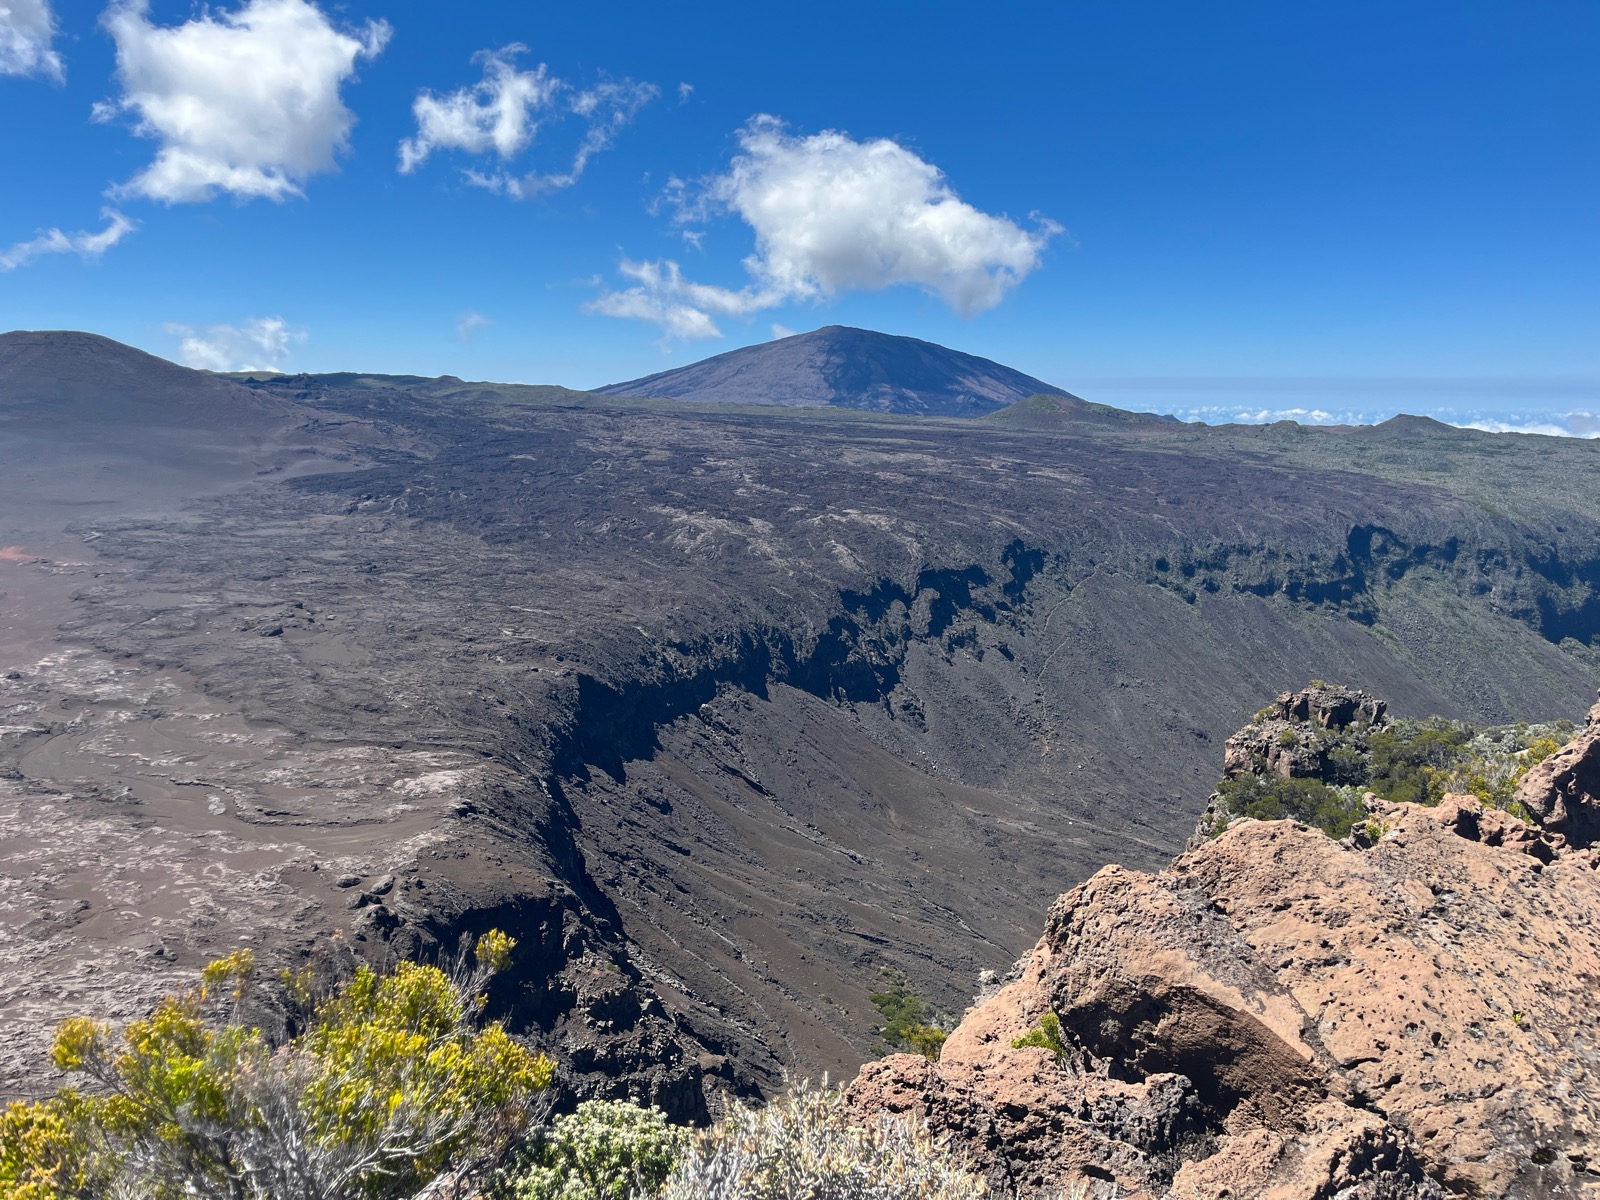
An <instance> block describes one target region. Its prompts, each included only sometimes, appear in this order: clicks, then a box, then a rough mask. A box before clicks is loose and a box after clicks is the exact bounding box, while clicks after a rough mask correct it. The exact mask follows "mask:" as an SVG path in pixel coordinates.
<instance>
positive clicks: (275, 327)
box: [166, 317, 306, 371]
mask: <svg viewBox="0 0 1600 1200" xmlns="http://www.w3.org/2000/svg"><path fill="white" fill-rule="evenodd" d="M166 330H167V332H168V333H170V334H172V335H173V336H174V337H177V338H179V339H181V340H180V341H179V343H178V354H179V357H180V358H181V359H182V360H183V363H184V365H185V366H189V367H199V368H201V369H202V370H206V371H278V370H281V369H282V368H283V364H284V361H285V360H286V359H287V358H288V357H289V351H290V350H292V349H293V348H294V347H295V346H297V345H299V344H300V343H301V342H304V341H305V340H306V331H305V330H303V329H296V328H294V327H292V326H291V325H290V324H289V322H287V321H285V320H284V319H283V318H282V317H251V318H250V319H249V320H247V321H245V322H244V323H243V324H241V325H201V326H196V325H177V324H168V325H167V326H166Z"/></svg>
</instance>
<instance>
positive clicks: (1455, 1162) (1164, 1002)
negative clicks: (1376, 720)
mask: <svg viewBox="0 0 1600 1200" xmlns="http://www.w3.org/2000/svg"><path fill="white" fill-rule="evenodd" d="M1597 720H1600V706H1597V708H1596V712H1595V713H1594V714H1591V720H1590V725H1589V728H1588V730H1587V731H1586V732H1585V733H1584V734H1583V735H1581V736H1580V737H1579V738H1578V739H1577V740H1575V741H1574V743H1573V744H1572V745H1571V746H1569V747H1568V748H1567V750H1566V751H1563V752H1562V754H1561V755H1560V756H1559V758H1558V759H1551V760H1549V761H1550V763H1551V766H1550V767H1549V768H1548V769H1546V770H1544V771H1542V772H1540V774H1539V775H1538V776H1530V777H1529V779H1528V780H1527V781H1525V783H1524V788H1523V792H1522V795H1523V796H1525V797H1526V801H1525V802H1526V803H1527V804H1528V806H1529V808H1530V809H1536V810H1537V811H1540V812H1544V813H1552V812H1556V811H1558V809H1561V806H1562V805H1565V806H1566V807H1565V809H1564V810H1562V811H1564V812H1565V814H1566V815H1565V816H1564V817H1562V818H1561V819H1560V820H1559V821H1556V820H1552V821H1550V822H1549V826H1554V825H1556V824H1558V823H1559V824H1564V826H1565V827H1566V828H1568V829H1574V830H1582V829H1586V828H1588V825H1587V824H1586V822H1587V821H1589V820H1590V819H1592V817H1593V814H1594V812H1595V808H1594V800H1593V796H1594V794H1593V792H1592V791H1589V792H1584V791H1583V790H1582V789H1583V788H1584V787H1585V786H1588V785H1587V784H1585V783H1583V782H1578V783H1576V784H1575V783H1574V781H1583V780H1590V781H1592V779H1593V772H1594V771H1595V769H1596V767H1597V765H1600V749H1597V740H1600V739H1597V736H1596V722H1597ZM1558 797H1559V799H1558ZM1370 804H1371V807H1372V809H1373V817H1372V822H1371V823H1370V824H1369V826H1368V827H1367V830H1366V831H1365V832H1364V833H1363V835H1362V836H1359V837H1356V838H1352V839H1347V840H1346V841H1345V842H1343V843H1338V842H1334V841H1332V840H1330V839H1329V838H1327V837H1326V836H1324V835H1323V834H1322V833H1320V832H1318V831H1316V830H1313V829H1309V828H1307V827H1305V826H1303V825H1298V824H1295V823H1293V822H1288V821H1267V822H1264V821H1250V820H1244V821H1238V822H1235V823H1234V824H1233V825H1232V826H1231V827H1230V828H1228V829H1227V830H1226V831H1225V832H1224V833H1222V834H1221V835H1220V836H1219V837H1217V838H1215V839H1213V840H1210V841H1207V842H1205V843H1204V844H1202V845H1200V846H1198V847H1197V848H1195V849H1192V850H1190V851H1188V852H1186V853H1184V854H1183V855H1181V856H1179V857H1178V858H1177V859H1175V860H1174V861H1173V863H1172V865H1171V866H1170V867H1169V868H1168V869H1167V870H1165V871H1161V872H1157V873H1154V874H1146V873H1141V872H1136V871H1129V870H1126V869H1124V868H1121V867H1108V868H1106V869H1104V870H1102V871H1101V872H1099V873H1098V874H1097V875H1095V876H1094V877H1093V878H1092V879H1090V880H1089V881H1088V882H1087V883H1085V884H1083V885H1082V886H1080V887H1078V888H1076V889H1074V890H1073V891H1071V892H1068V893H1067V894H1066V895H1064V896H1062V897H1061V898H1060V900H1058V901H1057V902H1056V905H1055V907H1054V908H1053V909H1052V910H1051V913H1050V917H1049V922H1048V925H1047V927H1046V930H1045V934H1044V937H1043V938H1042V939H1041V940H1040V941H1039V943H1038V945H1037V946H1036V947H1035V948H1034V950H1033V951H1032V953H1031V954H1029V955H1028V956H1027V957H1026V958H1024V959H1023V960H1022V962H1021V963H1020V964H1019V965H1018V967H1017V969H1016V971H1015V973H1014V974H1013V976H1012V978H1011V979H1010V980H1009V981H1008V982H1007V983H1006V984H1005V985H1004V986H1003V987H1002V988H1001V989H1000V990H999V991H998V992H997V993H995V994H994V995H992V996H989V997H988V998H986V999H985V1000H983V1001H982V1002H981V1003H980V1004H978V1005H977V1006H976V1007H975V1008H973V1009H972V1010H970V1011H969V1012H968V1014H967V1016H966V1018H965V1019H964V1020H963V1021H962V1023H961V1025H960V1026H959V1027H958V1028H957V1029H956V1031H955V1032H954V1033H952V1034H951V1035H950V1038H949V1040H948V1041H947V1042H946V1044H945V1048H944V1053H943V1056H942V1057H941V1059H940V1060H939V1061H938V1062H937V1063H929V1062H927V1061H925V1060H923V1059H921V1058H918V1057H913V1056H908V1055H897V1056H893V1057H891V1058H888V1059H885V1060H883V1061H882V1062H878V1063H873V1064H869V1065H868V1066H867V1067H865V1068H863V1070H862V1072H861V1074H860V1076H859V1077H858V1078H857V1080H856V1082H855V1083H854V1085H853V1086H852V1089H851V1094H852V1096H853V1097H854V1099H855V1101H856V1103H858V1104H859V1105H860V1106H861V1107H863V1108H864V1109H870V1110H887V1111H891V1112H915V1113H918V1114H921V1115H924V1116H926V1117H927V1118H928V1119H929V1120H930V1121H931V1122H932V1123H933V1124H934V1126H935V1127H936V1128H938V1129H941V1130H945V1131H948V1133H949V1134H950V1136H951V1138H952V1139H953V1141H954V1142H955V1143H956V1144H957V1145H958V1146H959V1147H960V1148H961V1149H963V1150H965V1151H966V1152H968V1153H970V1154H972V1155H973V1156H974V1157H975V1158H976V1159H977V1160H978V1162H979V1163H980V1164H981V1165H982V1166H983V1168H984V1169H985V1170H986V1172H987V1173H988V1175H989V1177H990V1179H991V1180H992V1181H993V1182H994V1183H995V1184H996V1185H997V1186H1000V1187H1004V1188H1015V1189H1019V1190H1020V1191H1021V1192H1022V1194H1024V1195H1029V1194H1041V1193H1043V1192H1045V1191H1048V1190H1049V1189H1051V1188H1055V1187H1060V1186H1064V1185H1068V1184H1074V1183H1077V1182H1081V1181H1089V1182H1091V1183H1096V1186H1097V1187H1099V1188H1100V1191H1099V1192H1097V1193H1096V1194H1106V1195H1110V1194H1113V1192H1112V1189H1113V1188H1115V1189H1119V1190H1118V1191H1117V1192H1116V1193H1115V1194H1119V1195H1121V1196H1123V1197H1162V1196H1173V1197H1184V1198H1187V1197H1190V1196H1193V1195H1202V1196H1235V1197H1258V1196H1260V1197H1273V1198H1275V1200H1312V1198H1315V1200H1331V1198H1332V1197H1336V1196H1337V1197H1342V1198H1346V1200H1354V1198H1358V1197H1360V1198H1372V1200H1378V1198H1400V1197H1435V1196H1441V1195H1453V1196H1474V1197H1537V1196H1549V1197H1578V1196H1588V1195H1592V1194H1593V1189H1595V1188H1596V1187H1597V1186H1600V1130H1597V1121H1600V1088H1597V1085H1600V1040H1597V1028H1600V1015H1597V1013H1596V1010H1595V1006H1594V999H1593V998H1594V989H1595V985H1596V983H1597V981H1600V928H1597V927H1596V925H1595V922H1594V914H1595V912H1596V911H1597V905H1600V870H1597V867H1600V854H1597V853H1596V851H1595V850H1593V849H1590V848H1586V847H1576V846H1574V845H1572V844H1571V843H1569V842H1568V841H1567V839H1566V838H1565V837H1563V836H1562V834H1561V833H1559V832H1555V831H1554V830H1553V829H1552V828H1551V827H1549V826H1547V827H1546V828H1540V827H1539V826H1537V825H1532V824H1528V823H1525V822H1523V821H1520V820H1518V819H1517V818H1515V817H1513V816H1511V815H1509V814H1508V813H1505V812H1501V811H1499V810H1496V809H1486V808H1484V807H1483V806H1482V805H1481V804H1480V803H1479V802H1478V801H1477V800H1476V799H1475V798H1474V797H1471V796H1465V795H1452V796H1449V797H1447V798H1446V800H1445V802H1444V803H1442V804H1440V805H1438V806H1437V807H1433V808H1426V807H1421V806H1418V805H1411V804H1402V805H1388V804H1384V803H1383V802H1382V801H1378V800H1376V799H1374V800H1372V801H1371V802H1370ZM1051 1014H1053V1017H1054V1020H1056V1021H1059V1035H1058V1037H1057V1038H1056V1039H1054V1044H1053V1045H1049V1044H1046V1045H1021V1046H1019V1045H1017V1043H1018V1042H1019V1041H1021V1040H1023V1039H1025V1038H1027V1035H1028V1034H1029V1031H1030V1030H1040V1029H1041V1027H1042V1026H1043V1025H1047V1024H1049V1023H1050V1017H1051ZM1028 1040H1031V1041H1035V1042H1049V1041H1050V1040H1051V1039H1046V1038H1042V1037H1039V1036H1038V1035H1035V1036H1034V1037H1033V1038H1031V1039H1028Z"/></svg>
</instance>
